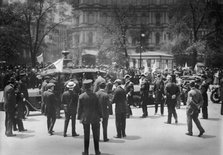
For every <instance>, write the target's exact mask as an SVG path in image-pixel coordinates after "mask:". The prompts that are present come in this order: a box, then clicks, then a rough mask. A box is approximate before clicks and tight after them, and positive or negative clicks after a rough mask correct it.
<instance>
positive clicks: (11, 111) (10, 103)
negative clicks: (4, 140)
mask: <svg viewBox="0 0 223 155" xmlns="http://www.w3.org/2000/svg"><path fill="white" fill-rule="evenodd" d="M14 87H15V78H13V77H11V78H10V80H9V81H8V84H7V85H6V86H5V88H4V101H5V102H4V109H5V128H6V131H5V135H6V136H7V137H12V136H15V134H13V133H12V127H13V121H14V116H15V105H16V95H15V88H14Z"/></svg>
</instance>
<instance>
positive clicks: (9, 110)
mask: <svg viewBox="0 0 223 155" xmlns="http://www.w3.org/2000/svg"><path fill="white" fill-rule="evenodd" d="M14 73H16V72H14ZM12 75H14V76H12ZM25 75H27V74H22V72H21V70H20V74H18V75H17V76H16V74H11V75H10V78H9V80H8V81H7V82H6V83H5V86H4V101H5V104H4V107H5V113H6V119H5V126H6V132H5V135H6V136H15V134H13V130H14V131H15V130H19V131H21V132H23V131H26V129H25V128H24V126H23V122H22V119H24V115H23V111H22V110H21V109H23V107H24V100H23V99H24V98H25V99H27V98H28V91H27V89H28V86H27V81H26V80H27V76H25ZM139 77H140V79H139V86H140V91H139V94H138V95H139V100H140V105H139V107H141V108H142V116H141V118H146V117H147V116H148V111H147V105H148V104H151V103H149V102H154V104H155V112H154V114H155V115H157V113H158V107H160V114H161V115H164V106H165V105H166V106H167V109H168V116H167V122H166V123H167V124H171V123H172V116H173V117H174V119H175V123H176V124H177V123H178V116H177V111H176V108H180V106H181V104H182V103H183V104H184V105H186V107H187V108H186V109H187V126H188V132H187V133H186V134H187V135H189V136H192V135H193V131H192V120H193V121H194V122H195V124H196V125H197V127H198V129H199V131H200V133H199V135H198V136H199V137H200V136H202V135H203V134H204V132H205V130H204V129H203V128H202V126H201V124H200V121H199V119H198V115H199V113H200V109H201V111H202V117H203V118H204V119H208V97H207V91H208V89H209V85H210V84H211V81H212V80H210V79H209V78H208V74H207V73H205V72H204V73H203V74H202V75H201V76H200V77H201V78H197V79H196V80H191V81H188V82H184V81H183V80H182V79H181V75H180V73H179V72H172V73H156V74H153V75H150V74H140V76H139ZM56 85H57V84H56V82H55V79H53V78H52V77H49V76H45V77H44V79H43V81H41V94H42V105H41V112H42V113H43V114H44V115H46V117H47V131H48V133H49V135H53V134H54V130H53V128H54V124H55V123H56V119H57V114H58V113H59V114H60V110H61V109H60V106H58V105H57V104H56V103H58V102H57V100H58V99H59V100H60V101H61V105H63V110H64V114H65V121H64V130H63V136H64V137H67V128H68V125H69V122H70V120H71V123H72V131H71V134H72V136H74V137H75V136H79V134H78V133H77V132H76V119H78V120H80V122H81V123H82V124H83V130H84V152H83V154H84V155H88V149H89V142H90V140H89V139H90V126H91V128H92V133H93V139H94V148H95V153H96V155H100V154H101V153H100V148H99V139H100V122H101V123H102V129H103V132H102V133H103V140H104V142H107V141H109V137H108V133H107V127H108V123H109V115H111V114H113V110H112V104H114V105H115V112H114V114H115V118H116V120H115V122H116V131H117V135H116V136H115V138H123V137H126V136H127V135H126V119H128V118H130V117H131V115H132V110H131V107H132V106H135V102H136V94H135V90H134V89H135V88H134V82H133V76H132V75H131V74H130V73H126V74H125V75H124V76H123V78H116V79H115V80H114V81H113V80H112V77H111V75H109V74H106V75H105V76H103V74H101V73H99V72H98V73H97V77H95V79H82V83H80V82H79V81H78V80H77V79H76V78H75V77H72V78H70V79H69V80H67V81H66V82H65V83H64V84H63V86H62V88H61V90H62V94H57V91H55V87H56ZM58 96H59V98H58ZM151 98H152V99H151ZM17 126H18V129H17Z"/></svg>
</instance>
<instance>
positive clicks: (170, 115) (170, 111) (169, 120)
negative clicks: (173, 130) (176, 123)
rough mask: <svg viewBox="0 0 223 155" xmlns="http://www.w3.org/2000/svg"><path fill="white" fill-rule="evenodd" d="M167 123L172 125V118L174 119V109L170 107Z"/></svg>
mask: <svg viewBox="0 0 223 155" xmlns="http://www.w3.org/2000/svg"><path fill="white" fill-rule="evenodd" d="M167 117H168V118H167V123H171V118H172V109H171V107H170V106H169V105H168V116H167Z"/></svg>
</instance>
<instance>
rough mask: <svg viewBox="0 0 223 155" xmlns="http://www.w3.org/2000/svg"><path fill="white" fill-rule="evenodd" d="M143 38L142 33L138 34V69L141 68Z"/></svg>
mask: <svg viewBox="0 0 223 155" xmlns="http://www.w3.org/2000/svg"><path fill="white" fill-rule="evenodd" d="M144 37H145V34H144V33H141V34H140V50H139V69H141V68H142V40H143V38H144Z"/></svg>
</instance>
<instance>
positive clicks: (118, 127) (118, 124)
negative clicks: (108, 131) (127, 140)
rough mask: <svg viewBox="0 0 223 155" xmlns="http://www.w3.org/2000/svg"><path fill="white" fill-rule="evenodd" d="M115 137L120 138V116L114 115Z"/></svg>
mask: <svg viewBox="0 0 223 155" xmlns="http://www.w3.org/2000/svg"><path fill="white" fill-rule="evenodd" d="M115 123H116V130H117V136H118V137H121V114H116V117H115Z"/></svg>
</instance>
